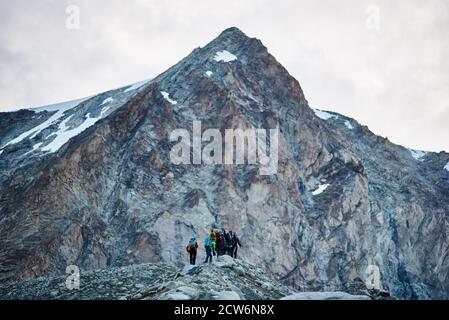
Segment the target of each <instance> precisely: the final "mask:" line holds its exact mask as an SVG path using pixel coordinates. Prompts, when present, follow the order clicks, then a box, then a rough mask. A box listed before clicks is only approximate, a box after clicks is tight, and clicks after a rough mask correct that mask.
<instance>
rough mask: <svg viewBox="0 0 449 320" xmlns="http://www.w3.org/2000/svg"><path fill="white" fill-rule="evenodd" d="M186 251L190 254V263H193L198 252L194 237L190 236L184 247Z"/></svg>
mask: <svg viewBox="0 0 449 320" xmlns="http://www.w3.org/2000/svg"><path fill="white" fill-rule="evenodd" d="M186 250H187V252H188V253H189V255H190V264H191V265H195V262H196V255H197V253H198V242H197V241H196V238H195V237H192V238H191V239H190V241H189V244H188V245H187V247H186Z"/></svg>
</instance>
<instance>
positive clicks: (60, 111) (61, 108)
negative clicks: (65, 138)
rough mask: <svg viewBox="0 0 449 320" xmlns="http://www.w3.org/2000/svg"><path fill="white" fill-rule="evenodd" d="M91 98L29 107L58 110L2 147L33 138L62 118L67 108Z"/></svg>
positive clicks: (37, 109) (40, 110)
mask: <svg viewBox="0 0 449 320" xmlns="http://www.w3.org/2000/svg"><path fill="white" fill-rule="evenodd" d="M89 98H90V97H88V98H82V99H78V100H72V101H67V102H61V103H56V104H52V105H48V106H43V107H38V108H31V109H29V110H31V111H34V112H42V111H49V112H54V111H56V113H55V114H53V115H52V116H51V117H50V118H48V119H47V120H45V121H44V122H42V123H41V124H39V125H37V126H36V127H33V128H31V129H30V130H28V131H26V132H24V133H22V134H20V135H19V136H17V137H15V138H14V139H12V140H11V141H9V142H8V143H6V144H5V145H3V146H2V147H1V148H2V149H4V148H5V147H7V146H9V145H11V144H17V143H19V142H21V141H22V140H24V139H25V138H27V137H29V138H30V139H33V138H34V137H36V136H37V135H38V134H39V133H40V132H41V131H42V130H44V129H46V128H48V127H49V126H51V125H52V124H54V123H55V122H56V121H57V120H58V119H59V118H61V117H62V116H63V115H64V113H65V112H66V111H67V110H70V109H73V108H74V107H76V106H78V105H80V103H82V102H83V101H85V100H87V99H89Z"/></svg>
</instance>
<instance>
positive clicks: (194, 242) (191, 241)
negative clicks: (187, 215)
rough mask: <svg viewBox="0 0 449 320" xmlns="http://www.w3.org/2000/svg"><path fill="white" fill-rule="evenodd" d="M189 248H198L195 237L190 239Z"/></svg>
mask: <svg viewBox="0 0 449 320" xmlns="http://www.w3.org/2000/svg"><path fill="white" fill-rule="evenodd" d="M189 249H196V240H195V239H190V241H189Z"/></svg>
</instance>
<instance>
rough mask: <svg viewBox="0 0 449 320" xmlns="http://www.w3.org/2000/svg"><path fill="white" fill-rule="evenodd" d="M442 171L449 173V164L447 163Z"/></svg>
mask: <svg viewBox="0 0 449 320" xmlns="http://www.w3.org/2000/svg"><path fill="white" fill-rule="evenodd" d="M443 169H444V170H447V171H449V162H448V163H446V165H445V166H444V168H443Z"/></svg>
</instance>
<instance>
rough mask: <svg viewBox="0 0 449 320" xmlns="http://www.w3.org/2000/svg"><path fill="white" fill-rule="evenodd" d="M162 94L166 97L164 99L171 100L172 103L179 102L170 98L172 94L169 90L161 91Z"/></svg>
mask: <svg viewBox="0 0 449 320" xmlns="http://www.w3.org/2000/svg"><path fill="white" fill-rule="evenodd" d="M161 94H162V96H163V97H164V99H165V100H167V101H168V102H170V103H171V104H173V105H175V104H178V102H177V101H175V100H172V99H170V94H169V93H168V92H165V91H161Z"/></svg>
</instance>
